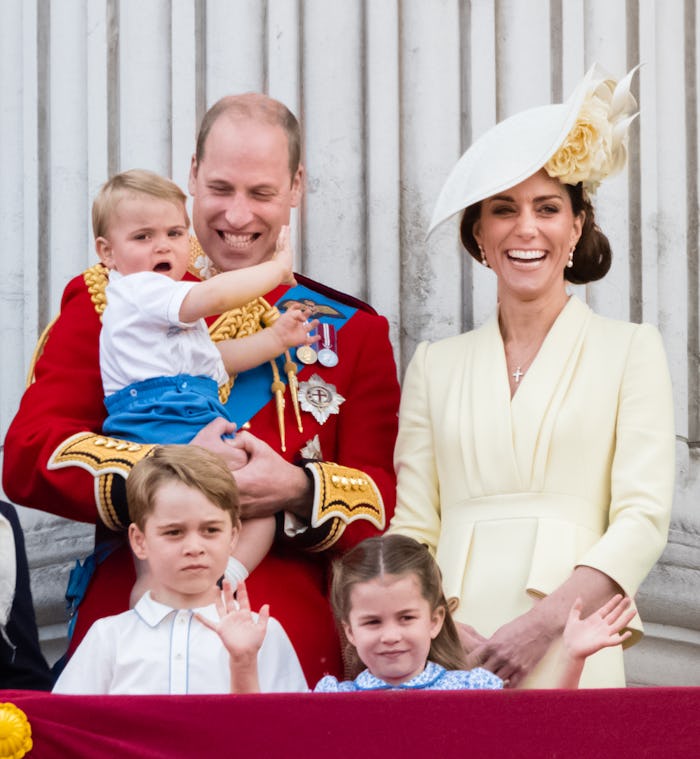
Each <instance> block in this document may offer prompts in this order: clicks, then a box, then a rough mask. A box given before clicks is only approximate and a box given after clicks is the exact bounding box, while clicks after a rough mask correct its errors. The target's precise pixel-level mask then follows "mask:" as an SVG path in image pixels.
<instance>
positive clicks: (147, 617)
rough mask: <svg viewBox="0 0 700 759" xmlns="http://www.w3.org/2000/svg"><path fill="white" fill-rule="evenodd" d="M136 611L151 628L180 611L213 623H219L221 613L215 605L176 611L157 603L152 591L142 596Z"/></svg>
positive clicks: (135, 608)
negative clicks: (200, 616)
mask: <svg viewBox="0 0 700 759" xmlns="http://www.w3.org/2000/svg"><path fill="white" fill-rule="evenodd" d="M134 611H135V612H136V614H137V615H138V616H139V617H140V618H141V619H142V620H143V621H144V622H145V623H146V624H147V625H148V626H149V627H157V626H158V625H159V624H160V623H161V622H162V621H163V620H164V619H165V618H166V617H167V616H168V615H169V614H172V613H173V612H178V611H186V612H189V614H190V615H193V614H201V615H202V616H203V617H204V618H205V619H208V620H210V621H211V622H218V621H219V613H218V612H217V610H216V605H215V604H209V605H208V606H198V607H197V608H195V609H182V610H180V609H174V608H173V607H172V606H167V605H166V604H162V603H160V601H156V600H155V599H154V598H153V596H151V591H150V590H149V591H147V592H146V593H144V594H143V595H142V596H141V598H140V599H139V601H138V603H137V604H136V606H134Z"/></svg>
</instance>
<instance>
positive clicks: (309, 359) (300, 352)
mask: <svg viewBox="0 0 700 759" xmlns="http://www.w3.org/2000/svg"><path fill="white" fill-rule="evenodd" d="M297 358H298V359H299V361H301V363H302V364H315V363H316V358H317V356H316V351H315V350H314V349H313V348H312V347H311V346H310V345H300V346H299V347H298V348H297Z"/></svg>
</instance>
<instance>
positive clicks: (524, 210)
mask: <svg viewBox="0 0 700 759" xmlns="http://www.w3.org/2000/svg"><path fill="white" fill-rule="evenodd" d="M582 226H583V214H580V215H579V216H575V215H574V212H573V209H572V207H571V199H570V197H569V193H568V192H567V190H566V187H565V186H564V185H563V184H562V183H561V182H560V181H559V180H558V179H552V178H551V177H550V176H549V175H548V174H547V173H546V172H545V171H544V169H541V170H540V171H538V172H537V173H536V174H533V175H532V176H531V177H529V178H528V179H526V180H524V181H523V182H521V183H520V184H517V185H515V187H511V188H510V189H509V190H505V191H504V192H500V193H498V194H497V195H492V196H491V197H490V198H486V200H484V201H482V203H481V215H480V217H479V219H478V220H477V221H476V223H475V224H474V238H475V239H476V241H477V243H478V244H479V245H480V246H481V249H482V251H483V255H485V257H486V260H487V262H488V264H489V266H490V267H491V268H492V269H493V271H494V273H495V274H496V276H497V277H498V293H499V298H500V299H501V300H502V299H503V298H509V297H510V298H515V299H517V300H534V299H537V298H539V297H543V296H545V297H547V296H551V295H552V294H554V293H556V292H557V291H561V292H562V293H565V281H564V268H565V267H566V264H567V261H568V260H569V252H570V251H571V250H572V249H573V248H574V247H575V245H576V243H577V242H578V239H579V237H580V236H581V229H582Z"/></svg>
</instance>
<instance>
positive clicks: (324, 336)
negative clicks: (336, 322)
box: [318, 324, 338, 369]
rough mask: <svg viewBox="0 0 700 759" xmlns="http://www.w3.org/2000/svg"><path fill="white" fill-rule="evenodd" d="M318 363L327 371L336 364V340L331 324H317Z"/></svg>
mask: <svg viewBox="0 0 700 759" xmlns="http://www.w3.org/2000/svg"><path fill="white" fill-rule="evenodd" d="M318 329H319V332H320V334H321V339H320V340H319V342H318V345H319V350H318V361H319V363H320V364H322V365H323V366H326V367H328V368H329V369H330V368H332V367H334V366H336V365H337V363H338V339H337V336H336V333H335V327H334V326H333V325H332V324H319V327H318Z"/></svg>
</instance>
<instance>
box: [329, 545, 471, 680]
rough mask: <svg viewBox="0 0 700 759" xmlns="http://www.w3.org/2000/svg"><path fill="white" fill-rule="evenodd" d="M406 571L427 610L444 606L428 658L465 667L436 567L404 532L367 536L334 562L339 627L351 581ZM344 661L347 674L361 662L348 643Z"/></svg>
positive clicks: (345, 614)
mask: <svg viewBox="0 0 700 759" xmlns="http://www.w3.org/2000/svg"><path fill="white" fill-rule="evenodd" d="M406 574H414V575H415V576H416V578H417V579H418V583H419V585H420V589H421V595H422V596H423V598H425V600H426V601H427V602H428V603H429V604H430V610H431V612H434V611H435V610H436V609H440V608H442V609H444V610H445V621H444V622H443V624H442V628H441V630H440V632H439V633H438V634H437V636H436V637H435V638H434V639H433V641H432V643H431V644H430V652H429V654H428V658H429V659H430V661H434V662H435V663H436V664H440V665H441V666H443V667H445V669H465V664H466V663H465V658H464V650H463V649H462V644H461V643H460V640H459V635H458V633H457V627H456V625H455V622H454V620H453V619H452V613H451V612H452V610H453V609H452V606H451V604H450V603H448V601H447V599H446V598H445V593H444V591H443V589H442V575H441V573H440V568H439V567H438V565H437V562H436V561H435V559H434V558H433V557H432V556H431V555H430V552H429V551H428V549H427V548H426V547H425V546H424V545H422V544H421V543H418V541H416V540H414V539H413V538H409V537H406V536H405V535H394V534H392V535H381V536H379V537H376V538H368V539H367V540H363V541H362V543H360V544H359V545H357V546H355V548H353V549H352V550H350V551H348V553H346V554H345V555H344V556H342V557H341V558H340V559H338V560H337V561H336V562H334V564H333V582H332V585H331V605H332V606H333V612H334V613H335V616H336V620H337V622H338V626H339V628H340V630H341V631H342V625H343V623H345V624H347V623H348V620H349V617H350V606H351V604H350V594H351V592H352V589H353V587H354V586H355V585H357V584H358V583H361V582H369V581H370V580H375V579H377V578H381V577H385V576H386V575H406ZM345 663H346V668H347V670H348V672H347V674H348V675H349V676H350V677H355V676H357V674H359V672H360V671H361V670H362V669H363V666H364V665H362V662H360V660H359V657H358V656H357V651H356V650H355V647H354V646H352V645H351V644H349V643H348V648H347V649H346V662H345Z"/></svg>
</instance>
